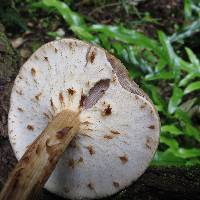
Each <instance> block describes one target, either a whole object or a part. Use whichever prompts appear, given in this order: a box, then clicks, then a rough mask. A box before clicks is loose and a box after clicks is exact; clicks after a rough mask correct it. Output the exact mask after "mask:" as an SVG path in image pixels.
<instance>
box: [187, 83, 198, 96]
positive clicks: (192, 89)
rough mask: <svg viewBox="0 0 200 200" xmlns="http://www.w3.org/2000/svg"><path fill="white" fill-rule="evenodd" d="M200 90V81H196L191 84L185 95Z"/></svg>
mask: <svg viewBox="0 0 200 200" xmlns="http://www.w3.org/2000/svg"><path fill="white" fill-rule="evenodd" d="M199 89H200V81H196V82H193V83H190V84H189V85H188V86H187V87H186V88H185V90H184V94H189V93H191V92H193V91H195V90H199Z"/></svg>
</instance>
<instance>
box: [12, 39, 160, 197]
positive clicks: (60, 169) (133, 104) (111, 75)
mask: <svg viewBox="0 0 200 200" xmlns="http://www.w3.org/2000/svg"><path fill="white" fill-rule="evenodd" d="M64 109H69V110H72V111H80V120H81V126H80V130H79V133H78V134H77V136H76V137H75V138H74V139H73V141H72V142H71V144H70V146H69V147H68V148H67V149H66V151H65V153H64V154H63V155H62V157H61V159H60V161H59V162H58V164H57V166H56V169H55V170H54V172H53V173H52V175H51V177H50V178H49V180H48V181H47V183H46V185H45V188H46V189H48V190H49V191H51V192H53V193H55V194H58V195H60V196H62V197H67V198H71V199H81V198H101V197H106V196H108V195H112V194H114V193H116V192H118V191H120V190H122V189H123V188H125V187H127V186H128V185H130V184H131V183H132V182H133V181H135V180H136V179H137V178H138V177H139V176H140V175H141V174H142V173H143V172H144V171H145V169H146V168H147V167H148V165H149V163H150V161H151V160H152V158H153V155H154V153H155V151H156V148H157V145H158V141H159V131H160V124H159V118H158V114H157V112H156V111H155V108H154V106H153V105H152V103H151V101H150V100H149V98H148V97H147V95H145V94H144V92H143V91H141V90H140V89H139V88H138V86H137V85H136V84H135V83H134V82H131V81H130V80H129V79H128V78H127V72H126V70H125V68H124V66H123V65H122V64H121V62H120V61H119V60H117V59H116V58H115V57H114V56H112V55H110V54H108V53H107V52H106V51H105V50H103V49H101V48H99V47H96V46H92V45H90V44H87V43H85V42H81V41H79V40H75V39H63V40H59V41H54V42H50V43H48V44H45V45H43V46H42V47H41V48H40V49H39V50H37V51H36V52H35V53H34V54H33V55H32V56H31V57H30V59H29V60H28V61H27V62H26V63H25V64H24V65H23V67H22V68H21V70H20V72H19V74H18V76H17V78H16V80H15V84H14V87H13V90H12V94H11V105H10V112H9V137H10V141H11V144H12V147H13V149H14V151H15V154H16V157H17V159H20V158H21V157H22V155H23V154H24V152H25V151H26V148H27V147H28V145H30V144H31V143H32V142H33V141H34V140H35V139H36V137H37V136H38V135H39V134H40V133H41V132H42V131H43V129H44V128H45V127H46V126H47V124H48V122H49V121H51V120H52V118H53V117H54V116H55V115H56V114H58V113H59V112H60V111H62V110H64Z"/></svg>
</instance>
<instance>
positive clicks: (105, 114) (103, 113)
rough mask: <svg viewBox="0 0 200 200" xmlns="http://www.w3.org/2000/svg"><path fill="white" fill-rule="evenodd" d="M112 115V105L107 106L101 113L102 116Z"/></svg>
mask: <svg viewBox="0 0 200 200" xmlns="http://www.w3.org/2000/svg"><path fill="white" fill-rule="evenodd" d="M111 114H112V108H111V106H110V104H108V105H107V107H106V108H105V109H104V110H103V111H102V112H101V115H102V116H109V115H111Z"/></svg>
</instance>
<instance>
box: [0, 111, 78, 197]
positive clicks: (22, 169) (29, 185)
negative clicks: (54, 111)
mask: <svg viewBox="0 0 200 200" xmlns="http://www.w3.org/2000/svg"><path fill="white" fill-rule="evenodd" d="M79 124H80V121H79V113H75V112H72V111H70V110H64V111H62V112H60V113H59V114H58V115H57V116H56V117H55V118H54V119H53V120H52V121H51V122H50V123H49V124H48V126H47V127H46V128H45V129H44V131H43V132H42V133H41V134H40V135H39V136H38V137H37V138H36V140H35V141H34V142H33V143H32V144H31V145H30V146H29V148H28V149H27V151H26V152H25V154H24V155H23V157H22V158H21V159H20V161H19V163H18V164H17V165H16V167H15V168H14V170H13V171H12V173H11V174H10V176H9V179H8V181H7V182H6V184H5V186H4V188H3V190H2V192H1V194H0V200H11V199H12V200H19V199H20V200H25V199H33V198H34V197H35V196H36V195H37V194H38V192H39V191H40V190H41V188H42V187H43V185H44V184H45V182H46V181H47V180H48V178H49V176H50V174H51V173H52V171H53V169H54V168H55V166H56V163H57V162H58V160H59V158H60V156H61V155H62V153H63V152H64V151H65V149H66V147H67V146H68V145H69V143H70V141H71V140H72V138H73V137H74V136H75V135H76V133H77V132H78V130H79Z"/></svg>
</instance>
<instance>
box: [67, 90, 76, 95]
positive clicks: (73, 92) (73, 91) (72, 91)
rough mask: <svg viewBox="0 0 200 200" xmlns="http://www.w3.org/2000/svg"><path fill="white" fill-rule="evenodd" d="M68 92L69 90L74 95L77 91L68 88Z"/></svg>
mask: <svg viewBox="0 0 200 200" xmlns="http://www.w3.org/2000/svg"><path fill="white" fill-rule="evenodd" d="M67 92H68V94H69V95H70V96H73V95H74V94H75V93H76V91H75V90H74V89H73V88H68V89H67Z"/></svg>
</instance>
